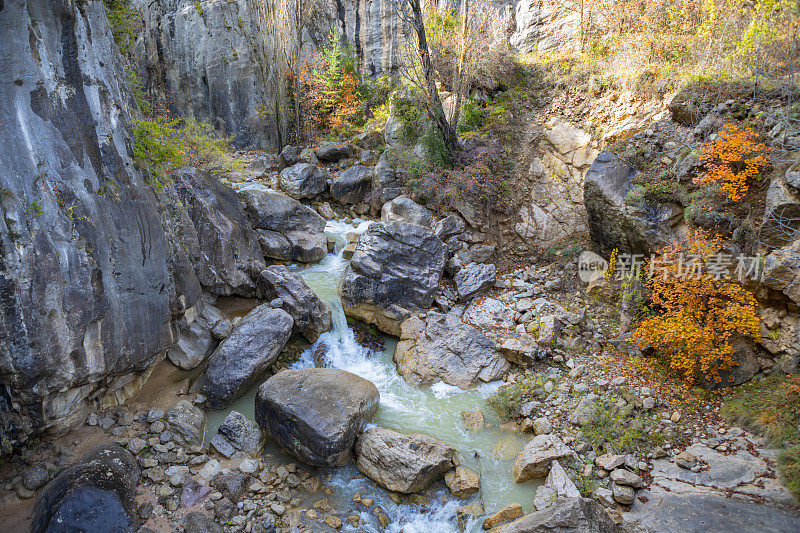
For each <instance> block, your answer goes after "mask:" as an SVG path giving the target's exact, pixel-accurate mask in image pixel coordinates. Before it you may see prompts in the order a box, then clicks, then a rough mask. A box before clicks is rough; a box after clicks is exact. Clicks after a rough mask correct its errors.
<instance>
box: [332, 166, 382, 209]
mask: <svg viewBox="0 0 800 533" xmlns="http://www.w3.org/2000/svg"><path fill="white" fill-rule="evenodd" d="M374 172H375V169H374V168H373V167H365V166H364V165H353V166H352V167H350V168H348V169H347V170H345V171H344V172H342V173H341V174H339V175H338V176H336V177H335V178H333V181H332V182H331V196H333V198H334V199H335V200H337V201H339V202H341V203H343V204H359V203H362V202H363V201H364V200H365V198H366V196H367V193H368V192H369V191H370V189H371V188H372V176H373V175H374Z"/></svg>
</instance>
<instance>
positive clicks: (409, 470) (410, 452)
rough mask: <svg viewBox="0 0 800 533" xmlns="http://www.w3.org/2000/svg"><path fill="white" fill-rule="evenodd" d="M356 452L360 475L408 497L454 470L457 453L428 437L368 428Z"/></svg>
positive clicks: (359, 440) (360, 439) (357, 445)
mask: <svg viewBox="0 0 800 533" xmlns="http://www.w3.org/2000/svg"><path fill="white" fill-rule="evenodd" d="M355 452H356V466H357V467H358V470H359V472H361V473H362V474H364V475H365V476H367V477H368V478H370V479H371V480H373V481H374V482H375V483H377V484H378V485H380V486H381V487H383V488H385V489H388V490H391V491H395V492H403V493H406V494H409V493H413V492H419V491H421V490H423V489H424V488H425V487H427V486H428V485H429V484H430V483H431V481H433V480H435V479H437V478H438V477H440V476H441V475H442V474H444V473H445V472H446V471H448V470H450V469H451V468H453V457H454V456H455V453H456V450H455V448H453V447H452V446H449V445H447V444H445V443H444V442H442V441H440V440H439V439H435V438H433V437H429V436H428V435H423V434H420V433H415V434H413V435H404V434H403V433H398V432H396V431H392V430H391V429H384V428H370V429H368V430H366V431H365V432H364V433H362V434H361V436H360V437H359V438H358V441H357V442H356V447H355Z"/></svg>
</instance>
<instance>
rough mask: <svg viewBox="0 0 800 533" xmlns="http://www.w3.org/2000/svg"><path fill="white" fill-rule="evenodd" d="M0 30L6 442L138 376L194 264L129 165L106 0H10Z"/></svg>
mask: <svg viewBox="0 0 800 533" xmlns="http://www.w3.org/2000/svg"><path fill="white" fill-rule="evenodd" d="M0 42H2V43H3V46H2V50H0V74H2V77H3V79H5V80H7V82H6V83H3V84H1V85H0V123H1V124H2V128H0V151H2V153H3V156H2V157H1V158H0V188H1V189H2V190H3V191H4V192H3V195H2V204H1V205H2V212H3V220H4V221H5V223H4V224H0V294H2V303H3V304H2V309H1V310H0V338H2V339H3V341H2V343H0V391H2V392H0V444H14V443H16V442H20V441H21V440H23V439H24V438H25V437H26V436H28V435H30V434H33V433H38V432H40V431H42V430H52V431H53V432H56V433H63V432H65V431H66V430H67V429H68V428H70V427H73V426H75V425H77V424H80V423H82V421H83V420H84V419H85V417H86V414H87V413H86V403H85V399H86V398H87V397H88V396H90V395H92V396H93V397H101V398H102V397H103V396H106V397H108V395H109V394H112V395H113V394H114V393H119V394H122V392H121V389H122V387H123V386H126V385H128V386H129V390H130V389H135V388H136V387H137V386H138V385H139V384H140V383H141V381H142V379H143V378H142V377H141V376H142V375H143V374H144V373H146V370H147V369H148V368H149V367H151V366H152V364H153V363H154V362H155V361H156V360H157V359H158V357H159V356H160V354H162V353H163V351H164V349H165V348H167V347H168V346H169V345H170V344H171V343H172V342H173V332H172V330H171V328H170V320H171V315H172V313H173V312H178V311H180V310H181V309H182V308H185V307H191V306H193V305H194V302H195V301H196V299H197V297H198V296H199V287H198V286H197V285H196V280H194V283H195V285H194V289H195V292H194V293H193V294H187V293H185V292H179V294H181V295H182V296H184V297H183V298H181V299H180V301H179V298H178V296H177V295H176V292H178V291H179V289H180V291H183V290H184V289H186V288H187V287H189V285H191V283H192V280H191V279H190V278H193V277H194V273H193V271H192V270H191V269H188V270H186V271H184V272H183V273H182V274H179V273H178V272H177V267H178V266H179V265H172V256H171V253H170V248H169V243H168V241H167V239H166V237H165V234H164V230H163V229H162V222H161V218H160V215H159V212H158V205H157V201H156V198H155V196H154V194H153V192H152V190H151V189H150V188H149V187H148V186H147V185H146V184H145V183H144V181H143V177H142V174H141V173H140V172H139V171H137V170H136V169H134V167H133V165H132V162H131V159H130V156H129V152H128V150H129V148H128V144H127V143H128V140H127V131H126V129H125V119H126V118H127V117H128V116H129V113H130V112H131V110H132V109H133V108H134V106H135V103H134V102H133V99H132V98H131V96H130V94H129V92H128V90H127V88H126V86H125V84H124V81H123V80H125V79H126V76H125V71H124V69H123V66H122V64H121V62H120V60H119V57H118V55H117V53H116V46H115V45H114V41H113V39H112V37H111V35H110V33H109V32H108V26H107V20H106V15H105V11H104V9H103V5H102V2H72V1H67V0H56V1H52V0H48V1H44V0H34V1H29V2H24V3H21V2H5V5H4V8H3V9H2V10H0ZM12 82H13V83H12ZM171 267H175V268H174V271H175V272H176V276H175V277H173V275H172V273H171V272H170V268H171ZM184 274H185V275H184Z"/></svg>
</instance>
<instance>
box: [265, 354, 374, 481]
mask: <svg viewBox="0 0 800 533" xmlns="http://www.w3.org/2000/svg"><path fill="white" fill-rule="evenodd" d="M379 403H380V394H379V393H378V389H377V388H376V387H375V385H373V384H372V382H370V381H368V380H366V379H364V378H361V377H359V376H356V375H355V374H351V373H350V372H346V371H344V370H337V369H334V368H303V369H292V370H284V371H283V372H279V373H277V374H275V375H274V376H272V377H271V378H269V379H268V380H267V381H265V382H264V383H263V384H262V385H261V386H260V387H259V388H258V395H257V396H256V407H255V409H256V422H258V425H259V426H261V427H262V428H263V429H265V430H267V431H268V432H269V434H270V435H271V436H272V438H273V439H274V440H275V442H277V443H278V444H279V445H280V446H281V447H282V448H283V449H284V450H286V451H287V452H288V453H291V454H292V455H294V456H295V457H297V458H298V459H300V460H301V461H303V462H305V463H307V464H310V465H315V466H324V467H331V466H338V465H341V464H343V463H345V462H347V461H348V460H349V459H350V457H351V454H352V448H353V443H354V442H355V440H356V437H357V436H358V434H359V433H361V431H363V429H364V426H365V424H366V423H367V422H369V420H370V419H371V418H372V416H373V415H374V414H375V411H377V410H378V405H379Z"/></svg>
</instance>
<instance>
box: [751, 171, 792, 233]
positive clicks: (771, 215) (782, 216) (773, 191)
mask: <svg viewBox="0 0 800 533" xmlns="http://www.w3.org/2000/svg"><path fill="white" fill-rule="evenodd" d="M790 174H791V169H790V170H788V171H787V172H786V175H787V176H789V175H790ZM798 237H800V196H798V195H797V194H796V193H795V190H793V188H791V187H790V186H789V184H788V182H787V179H786V177H784V176H779V177H776V178H774V179H773V180H772V182H771V183H770V185H769V190H767V198H766V206H765V207H764V219H763V222H762V224H761V227H760V228H759V232H758V238H759V241H760V242H761V243H762V244H765V245H767V246H769V247H770V248H781V247H783V246H786V245H788V244H791V243H792V242H794V241H795V240H797V238H798Z"/></svg>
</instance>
